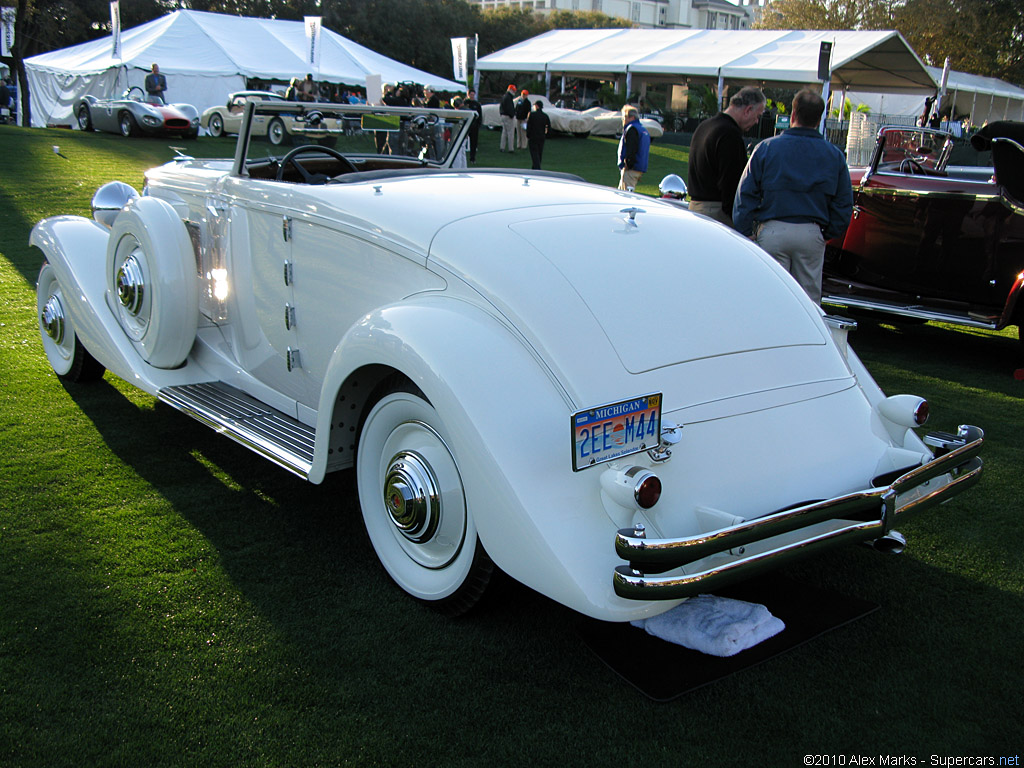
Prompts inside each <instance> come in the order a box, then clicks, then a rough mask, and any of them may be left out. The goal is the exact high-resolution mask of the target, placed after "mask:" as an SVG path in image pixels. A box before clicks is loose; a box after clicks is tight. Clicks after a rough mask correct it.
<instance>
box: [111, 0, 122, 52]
mask: <svg viewBox="0 0 1024 768" xmlns="http://www.w3.org/2000/svg"><path fill="white" fill-rule="evenodd" d="M110 43H111V45H112V46H113V47H112V49H111V52H110V56H111V57H112V58H115V59H117V60H119V61H120V59H121V4H120V0H113V2H112V3H111V4H110Z"/></svg>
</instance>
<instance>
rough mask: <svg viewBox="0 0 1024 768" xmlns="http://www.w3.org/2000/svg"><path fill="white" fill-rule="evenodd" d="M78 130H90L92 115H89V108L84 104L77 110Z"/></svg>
mask: <svg viewBox="0 0 1024 768" xmlns="http://www.w3.org/2000/svg"><path fill="white" fill-rule="evenodd" d="M78 130H80V131H91V130H92V115H90V114H89V107H87V106H86V105H85V104H83V105H82V106H80V107H79V108H78Z"/></svg>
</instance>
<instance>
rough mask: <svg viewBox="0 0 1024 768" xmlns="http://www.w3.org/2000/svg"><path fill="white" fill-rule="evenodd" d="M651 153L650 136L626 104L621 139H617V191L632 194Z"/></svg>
mask: <svg viewBox="0 0 1024 768" xmlns="http://www.w3.org/2000/svg"><path fill="white" fill-rule="evenodd" d="M650 151H651V135H650V134H649V133H648V132H647V129H646V128H644V126H643V123H641V122H640V113H639V112H638V111H637V108H636V107H634V106H631V105H629V104H627V105H626V106H624V107H623V108H622V138H621V139H619V170H620V171H621V173H620V174H619V189H624V190H627V191H629V192H632V191H633V190H634V189H636V185H637V184H639V183H640V177H641V176H643V175H644V171H646V170H647V158H648V156H649V155H650Z"/></svg>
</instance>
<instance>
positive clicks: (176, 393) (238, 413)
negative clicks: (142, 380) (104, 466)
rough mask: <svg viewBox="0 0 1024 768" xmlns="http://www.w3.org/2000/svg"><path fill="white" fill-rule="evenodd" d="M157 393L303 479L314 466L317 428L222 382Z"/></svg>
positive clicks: (187, 386)
mask: <svg viewBox="0 0 1024 768" xmlns="http://www.w3.org/2000/svg"><path fill="white" fill-rule="evenodd" d="M157 396H158V397H159V398H160V400H162V401H163V402H165V403H167V404H168V405H169V406H171V407H172V408H177V409H178V410H179V411H181V412H182V413H185V414H188V415H189V416H191V417H192V418H193V419H195V420H196V421H200V422H202V423H203V424H205V425H206V426H208V427H210V428H211V429H213V430H215V431H217V432H220V433H221V434H222V435H225V436H227V437H230V438H231V439H232V440H234V441H235V442H236V443H239V444H241V445H244V446H245V447H246V448H248V449H249V450H251V451H254V452H255V453H258V454H259V455H260V456H262V457H264V458H265V459H270V461H272V462H274V463H275V464H277V465H278V466H280V467H284V468H285V469H287V470H288V471H289V472H293V473H295V474H296V475H298V476H299V477H301V478H303V479H307V478H308V477H309V472H310V469H311V468H312V466H313V446H314V444H315V442H316V430H314V429H312V428H311V427H307V426H306V425H305V424H302V423H300V422H298V421H296V420H295V419H293V418H292V417H291V416H288V415H286V414H284V413H281V412H280V411H277V410H275V409H273V408H271V407H270V406H268V405H266V404H265V403H261V402H260V401H259V400H257V399H256V398H254V397H250V396H249V395H247V394H245V393H244V392H242V391H241V390H238V389H235V388H234V387H232V386H229V385H227V384H224V383H223V382H220V381H215V382H209V383H206V384H186V385H183V386H178V387H164V388H163V389H161V390H160V391H159V392H157Z"/></svg>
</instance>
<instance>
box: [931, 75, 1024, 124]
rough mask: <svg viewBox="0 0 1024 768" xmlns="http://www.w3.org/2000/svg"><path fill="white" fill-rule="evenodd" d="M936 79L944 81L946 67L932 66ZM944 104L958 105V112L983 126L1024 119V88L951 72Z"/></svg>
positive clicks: (995, 79) (992, 78)
mask: <svg viewBox="0 0 1024 768" xmlns="http://www.w3.org/2000/svg"><path fill="white" fill-rule="evenodd" d="M928 71H929V72H931V74H932V77H934V78H935V82H937V83H938V82H941V81H942V69H941V68H939V67H928ZM942 103H943V104H955V105H956V113H957V114H960V115H970V116H971V122H972V123H974V124H975V125H981V124H982V123H985V122H991V121H994V120H1024V88H1018V87H1017V86H1015V85H1010V83H1007V82H1005V81H1003V80H1000V79H998V78H996V77H982V76H981V75H971V74H968V73H967V72H956V71H952V70H951V71H950V73H949V78H948V79H947V80H946V95H945V96H944V97H943V99H942Z"/></svg>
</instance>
